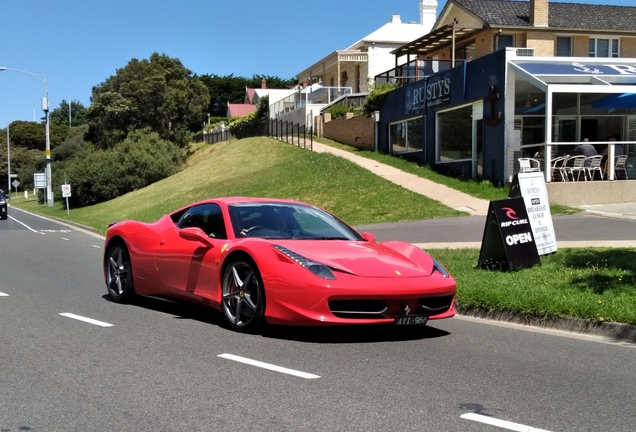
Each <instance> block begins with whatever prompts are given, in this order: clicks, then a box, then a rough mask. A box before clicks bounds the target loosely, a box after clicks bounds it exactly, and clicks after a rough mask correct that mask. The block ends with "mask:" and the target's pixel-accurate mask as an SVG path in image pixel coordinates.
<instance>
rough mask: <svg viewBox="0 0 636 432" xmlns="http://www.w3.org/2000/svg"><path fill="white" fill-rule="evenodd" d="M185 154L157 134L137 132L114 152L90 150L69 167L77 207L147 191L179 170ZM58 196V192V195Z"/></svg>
mask: <svg viewBox="0 0 636 432" xmlns="http://www.w3.org/2000/svg"><path fill="white" fill-rule="evenodd" d="M182 158H183V156H182V150H181V149H179V147H178V146H177V145H176V144H173V143H171V142H169V141H166V140H163V139H161V138H160V137H159V135H158V134H157V133H156V132H148V131H147V130H146V131H133V132H131V133H129V134H128V137H127V138H126V139H125V140H124V141H123V142H121V143H119V144H117V145H115V147H113V148H112V149H109V150H101V149H94V148H93V147H92V146H87V147H86V148H84V149H83V150H82V152H81V153H80V155H78V157H76V158H74V159H73V160H72V161H70V162H69V164H68V166H67V167H66V173H67V175H68V181H69V183H70V184H71V185H73V196H72V197H71V198H70V199H69V201H71V202H72V204H73V206H75V207H81V206H86V205H93V204H97V203H100V202H103V201H108V200H111V199H113V198H116V197H118V196H120V195H123V194H125V193H128V192H131V191H133V190H135V189H140V188H143V187H146V186H148V185H150V184H152V183H155V182H157V181H159V180H161V179H163V178H166V177H168V176H171V175H172V174H174V173H176V172H177V171H178V170H179V167H180V166H181V164H182V163H183V159H182ZM57 193H58V192H57V191H56V194H57Z"/></svg>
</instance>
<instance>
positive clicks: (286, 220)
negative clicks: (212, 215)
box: [229, 203, 363, 241]
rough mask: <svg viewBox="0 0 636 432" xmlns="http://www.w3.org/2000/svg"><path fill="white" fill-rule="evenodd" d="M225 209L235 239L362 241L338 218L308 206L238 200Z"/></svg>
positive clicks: (358, 235)
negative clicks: (242, 201)
mask: <svg viewBox="0 0 636 432" xmlns="http://www.w3.org/2000/svg"><path fill="white" fill-rule="evenodd" d="M229 211H230V219H231V221H232V227H233V229H234V235H235V236H236V238H246V237H257V238H271V239H293V240H355V241H360V240H363V238H362V237H361V236H360V234H358V233H357V232H356V231H355V230H354V229H353V228H351V227H349V226H348V225H347V224H345V223H344V222H342V221H341V220H340V219H338V218H336V217H335V216H333V215H331V214H329V213H327V212H325V211H322V210H320V209H318V208H316V207H312V206H308V205H302V204H280V203H241V204H232V205H230V206H229Z"/></svg>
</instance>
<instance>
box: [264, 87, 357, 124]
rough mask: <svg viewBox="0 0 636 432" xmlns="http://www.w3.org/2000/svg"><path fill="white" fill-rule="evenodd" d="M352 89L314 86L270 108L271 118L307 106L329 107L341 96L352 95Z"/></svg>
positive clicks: (301, 89) (302, 89)
mask: <svg viewBox="0 0 636 432" xmlns="http://www.w3.org/2000/svg"><path fill="white" fill-rule="evenodd" d="M351 93H352V91H351V87H323V86H321V85H320V84H312V85H310V86H308V87H305V88H300V89H298V91H297V92H296V93H294V94H292V95H290V96H287V97H286V98H285V99H283V100H280V101H278V102H275V103H273V104H271V105H270V106H269V117H270V118H277V117H280V116H282V115H284V114H287V113H289V112H292V111H295V110H297V109H300V108H302V107H304V106H306V105H328V104H330V103H331V102H333V101H334V100H336V99H338V98H339V97H340V96H344V95H347V94H351Z"/></svg>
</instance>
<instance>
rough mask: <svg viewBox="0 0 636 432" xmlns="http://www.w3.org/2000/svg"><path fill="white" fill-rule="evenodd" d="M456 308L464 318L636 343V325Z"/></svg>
mask: <svg viewBox="0 0 636 432" xmlns="http://www.w3.org/2000/svg"><path fill="white" fill-rule="evenodd" d="M455 307H456V308H457V313H458V314H459V315H462V316H468V317H475V318H485V319H489V320H494V321H502V322H508V323H514V324H521V325H527V326H532V327H539V328H544V329H550V330H561V331H566V332H570V333H581V334H588V335H595V336H603V337H606V338H609V339H613V340H614V341H621V342H631V343H636V325H633V324H621V323H612V322H600V321H587V320H583V319H579V318H567V317H558V316H539V315H532V314H522V313H517V312H510V311H488V310H485V309H482V308H478V307H461V306H459V305H455Z"/></svg>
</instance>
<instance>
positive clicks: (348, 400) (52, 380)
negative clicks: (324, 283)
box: [0, 208, 636, 432]
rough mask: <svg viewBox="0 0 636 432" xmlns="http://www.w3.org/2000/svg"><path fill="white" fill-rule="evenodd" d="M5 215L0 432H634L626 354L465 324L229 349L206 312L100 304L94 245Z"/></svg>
mask: <svg viewBox="0 0 636 432" xmlns="http://www.w3.org/2000/svg"><path fill="white" fill-rule="evenodd" d="M9 215H10V219H9V220H7V221H0V251H1V252H0V257H1V259H0V293H1V294H0V367H1V373H0V389H1V391H0V431H2V432H13V431H27V430H30V431H38V432H39V431H65V432H67V431H188V430H194V431H212V430H215V431H216V430H222V431H239V430H254V431H345V430H346V431H397V430H404V431H495V430H497V431H500V430H527V431H531V430H534V431H539V430H547V431H598V430H607V431H610V430H611V431H633V430H634V425H635V424H636V411H635V410H634V406H636V390H635V389H636V386H635V384H636V370H635V368H634V364H636V349H635V346H634V345H630V344H620V343H612V342H611V341H608V340H604V339H601V338H595V337H585V336H580V335H571V334H567V333H559V332H551V331H540V330H535V329H529V328H525V327H520V326H514V325H507V324H502V323H492V322H489V321H482V320H477V319H469V318H453V319H450V320H444V321H440V322H431V323H430V324H429V326H427V327H426V328H424V329H420V330H413V331H406V332H405V331H396V330H394V329H393V328H391V327H379V328H378V327H375V328H372V329H368V328H366V329H365V328H353V329H350V328H345V329H343V328H337V329H289V328H268V329H267V330H266V331H265V333H264V334H261V335H242V334H237V333H235V332H233V331H231V330H229V329H227V328H226V327H225V326H224V325H222V319H221V316H220V315H219V314H218V313H215V312H212V311H209V310H206V309H201V308H197V307H192V306H185V305H180V304H175V303H170V302H165V301H161V300H157V299H143V300H140V301H138V302H137V303H136V304H132V305H118V304H114V303H112V302H110V301H109V300H108V298H107V297H106V296H105V292H106V289H105V287H104V283H103V278H102V274H101V258H102V253H103V251H102V249H101V247H102V245H103V240H102V239H101V238H98V237H96V236H94V235H92V234H90V233H86V232H83V231H80V230H77V229H74V228H67V227H66V226H62V225H58V224H57V223H54V222H51V221H47V220H44V219H41V218H38V217H35V216H32V215H29V214H26V213H23V212H19V211H17V210H16V209H13V208H10V209H9ZM471 219H472V218H471ZM20 222H21V223H22V224H21V223H20ZM400 229H402V228H400ZM440 230H441V229H440V227H439V226H438V227H437V228H436V229H434V230H433V231H432V232H435V231H440ZM557 232H558V231H557ZM63 313H64V314H75V315H77V316H78V317H83V318H90V319H93V320H98V322H93V323H91V322H86V321H81V320H78V319H75V318H70V317H68V316H63V315H60V314H63ZM76 318H77V317H76ZM107 325H109V326H107ZM222 355H230V356H240V357H242V358H244V359H249V360H255V361H260V362H265V363H266V364H267V365H269V366H270V367H272V366H277V367H282V368H288V369H291V370H271V369H266V368H264V367H261V366H267V365H254V364H246V363H242V362H239V361H236V360H237V359H236V358H235V357H230V356H224V357H220V356H222ZM228 357H229V358H228ZM239 360H240V359H239ZM244 361H248V360H244ZM301 372H302V373H305V374H311V375H310V376H307V375H302V374H301ZM299 375H301V376H299ZM467 416H468V417H467ZM480 421H481V422H483V421H488V422H491V423H497V424H498V425H499V426H492V425H488V424H484V423H481V422H480ZM503 422H510V423H503ZM504 426H505V427H504ZM523 426H525V427H526V428H523ZM530 427H532V428H536V429H529V428H530Z"/></svg>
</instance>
